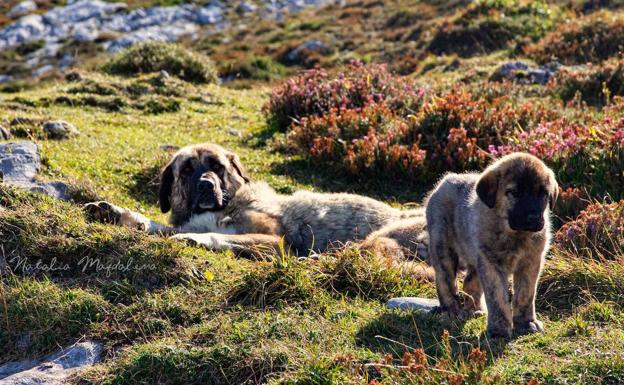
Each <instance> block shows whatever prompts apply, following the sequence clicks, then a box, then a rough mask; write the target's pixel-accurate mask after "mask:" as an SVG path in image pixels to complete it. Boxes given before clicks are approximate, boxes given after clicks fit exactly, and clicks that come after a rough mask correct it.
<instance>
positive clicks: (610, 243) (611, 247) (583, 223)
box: [556, 200, 624, 259]
mask: <svg viewBox="0 0 624 385" xmlns="http://www.w3.org/2000/svg"><path fill="white" fill-rule="evenodd" d="M556 240H557V243H558V245H559V247H561V248H563V249H565V250H569V251H571V252H574V253H581V254H582V255H584V256H587V257H599V256H601V257H606V258H609V259H617V258H622V250H624V200H621V201H619V202H616V203H610V204H605V203H595V204H592V205H590V206H588V207H587V208H586V209H585V210H583V211H582V212H581V214H580V215H579V216H578V218H576V219H575V220H573V221H570V222H567V223H565V224H564V225H563V226H562V227H561V228H560V229H559V231H558V232H557V234H556Z"/></svg>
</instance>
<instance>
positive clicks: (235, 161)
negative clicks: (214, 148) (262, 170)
mask: <svg viewBox="0 0 624 385" xmlns="http://www.w3.org/2000/svg"><path fill="white" fill-rule="evenodd" d="M227 158H228V160H229V161H230V164H231V165H232V167H234V170H235V171H236V173H238V175H240V177H241V178H243V180H244V181H245V183H249V182H250V181H251V179H249V175H247V172H246V171H245V168H244V167H243V164H242V163H241V161H240V158H239V157H238V155H236V154H233V153H229V154H227Z"/></svg>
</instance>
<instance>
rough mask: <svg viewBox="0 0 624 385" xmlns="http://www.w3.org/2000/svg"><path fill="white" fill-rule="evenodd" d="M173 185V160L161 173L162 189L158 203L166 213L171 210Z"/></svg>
mask: <svg viewBox="0 0 624 385" xmlns="http://www.w3.org/2000/svg"><path fill="white" fill-rule="evenodd" d="M172 186H173V162H169V164H167V165H166V166H165V168H163V169H162V171H161V173H160V189H159V191H158V203H159V204H160V211H162V212H163V213H166V212H167V211H169V210H171V202H169V198H170V197H171V187H172Z"/></svg>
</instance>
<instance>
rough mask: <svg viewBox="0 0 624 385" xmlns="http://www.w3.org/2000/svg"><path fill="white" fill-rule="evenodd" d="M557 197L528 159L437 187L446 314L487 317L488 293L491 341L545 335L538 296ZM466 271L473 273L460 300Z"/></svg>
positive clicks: (434, 239)
mask: <svg viewBox="0 0 624 385" xmlns="http://www.w3.org/2000/svg"><path fill="white" fill-rule="evenodd" d="M557 194H558V186H557V182H556V180H555V176H554V174H553V172H552V171H551V170H550V169H549V168H548V167H547V166H546V165H545V164H544V163H543V162H542V161H541V160H539V159H537V158H536V157H534V156H532V155H529V154H523V153H514V154H511V155H507V156H505V157H503V158H501V159H499V160H498V161H496V162H495V163H493V164H492V165H490V166H489V167H488V168H487V169H486V170H485V171H484V172H483V173H482V174H476V173H468V174H448V175H446V176H445V177H444V178H443V179H442V181H440V182H439V183H438V185H437V186H436V188H435V189H434V190H433V192H431V194H430V195H429V198H428V201H427V208H426V216H427V228H428V231H429V257H430V258H431V263H432V265H433V268H434V269H435V276H436V277H435V280H436V289H437V292H438V297H439V300H440V305H441V308H442V310H445V311H448V312H450V313H451V314H452V315H455V316H460V317H461V316H467V315H470V314H473V313H474V312H478V311H483V310H485V309H484V307H483V294H484V293H485V303H486V305H487V311H488V325H487V332H488V334H489V335H490V336H492V337H503V338H507V339H509V338H511V336H512V330H514V331H515V332H516V333H518V334H523V333H527V332H537V331H543V329H544V328H543V325H542V323H541V322H540V321H538V320H537V318H536V315H535V291H536V287H537V280H538V278H539V276H540V272H541V269H542V264H543V260H544V255H545V254H546V252H547V250H548V246H549V242H550V220H549V213H550V211H549V209H552V208H553V206H554V204H555V200H556V199H557ZM460 267H465V268H466V270H467V271H466V277H465V280H464V287H463V289H464V290H463V291H464V293H465V294H466V295H462V296H460V293H459V290H458V287H457V273H458V270H459V268H460ZM510 276H512V277H513V291H514V293H513V300H512V304H511V306H510V303H509V302H510V301H509V277H510Z"/></svg>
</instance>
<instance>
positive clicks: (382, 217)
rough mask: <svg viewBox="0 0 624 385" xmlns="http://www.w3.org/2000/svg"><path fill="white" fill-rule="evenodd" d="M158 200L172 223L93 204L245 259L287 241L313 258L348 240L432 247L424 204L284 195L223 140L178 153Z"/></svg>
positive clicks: (98, 210) (398, 249) (97, 212)
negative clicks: (255, 175)
mask: <svg viewBox="0 0 624 385" xmlns="http://www.w3.org/2000/svg"><path fill="white" fill-rule="evenodd" d="M159 203H160V209H161V211H162V212H164V213H166V212H168V211H170V210H171V225H163V224H160V223H156V222H154V221H152V220H150V219H148V218H146V217H145V216H143V215H141V214H139V213H136V212H133V211H131V210H128V209H125V208H121V207H118V206H115V205H112V204H110V203H107V202H95V203H90V204H88V205H86V209H87V211H88V212H89V213H90V214H91V215H92V216H93V217H95V218H96V219H98V220H100V221H106V222H113V223H118V224H121V225H124V226H129V227H133V228H138V229H142V230H145V231H147V232H149V233H151V234H163V235H171V236H173V237H174V238H176V239H179V240H185V241H189V242H190V243H195V244H197V245H201V246H204V247H206V248H209V249H212V250H227V249H229V250H233V251H234V252H235V253H236V254H238V255H244V256H256V255H258V254H260V253H262V252H263V251H269V252H278V251H279V250H280V248H281V246H282V245H284V246H285V247H286V248H287V249H289V250H290V251H291V252H293V253H296V254H297V255H302V256H306V255H308V254H310V253H311V252H323V251H327V250H328V249H331V248H332V247H337V246H342V245H344V244H345V243H347V242H359V245H360V246H361V247H362V248H365V249H372V250H376V251H381V252H384V253H387V254H390V253H391V254H392V255H393V256H405V257H414V256H416V255H417V254H419V253H422V254H425V253H426V250H427V246H426V237H427V234H426V231H424V227H425V217H424V211H423V210H422V209H415V210H400V209H396V208H393V207H390V206H389V205H387V204H385V203H383V202H380V201H377V200H374V199H371V198H367V197H364V196H360V195H354V194H333V193H315V192H310V191H299V192H296V193H295V194H293V195H281V194H278V193H276V192H275V191H274V190H273V189H271V188H270V187H269V186H268V185H267V184H266V183H263V182H254V181H251V179H250V178H249V176H248V175H247V173H246V172H245V170H244V168H243V165H242V164H241V162H240V160H239V158H238V156H237V155H236V154H234V153H232V152H230V151H228V150H226V149H224V148H223V147H221V146H218V145H216V144H210V143H206V144H198V145H191V146H187V147H184V148H182V149H181V150H179V151H178V152H177V153H176V154H175V155H174V156H173V158H172V159H171V161H170V162H169V163H168V164H167V165H166V166H165V167H164V168H163V170H162V173H161V181H160V192H159ZM282 240H283V241H282ZM282 242H283V243H282Z"/></svg>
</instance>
